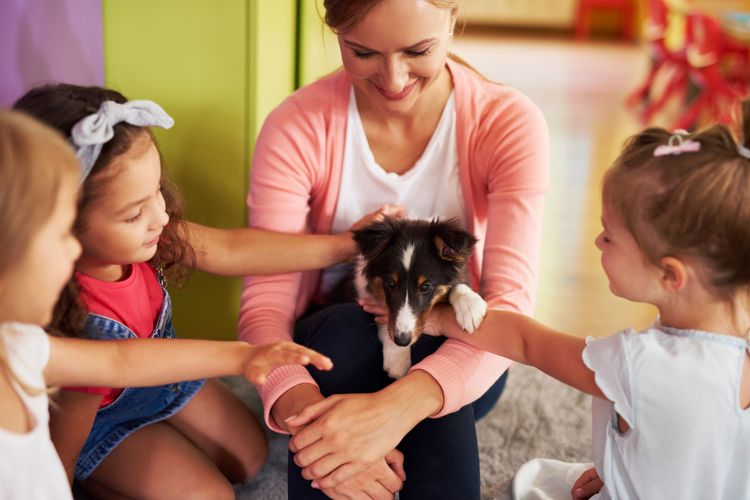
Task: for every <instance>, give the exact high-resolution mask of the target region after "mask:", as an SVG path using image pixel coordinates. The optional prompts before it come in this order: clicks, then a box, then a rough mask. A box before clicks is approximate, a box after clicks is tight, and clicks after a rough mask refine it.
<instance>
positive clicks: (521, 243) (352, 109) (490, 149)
mask: <svg viewBox="0 0 750 500" xmlns="http://www.w3.org/2000/svg"><path fill="white" fill-rule="evenodd" d="M459 3H460V1H459V0H453V1H447V0H361V1H357V2H353V1H351V0H348V1H347V0H326V1H325V2H324V5H325V9H326V16H325V19H326V23H327V24H328V26H329V27H330V28H331V29H332V30H333V31H334V32H335V33H337V35H338V41H339V45H340V48H341V55H342V59H343V70H342V71H338V72H336V73H334V74H332V75H329V76H327V77H325V78H323V79H321V80H319V81H317V82H315V83H313V84H311V85H309V86H307V87H304V88H302V89H300V90H299V91H297V92H295V93H294V94H293V95H292V96H290V97H289V98H288V99H287V100H286V101H285V102H284V103H282V104H281V105H280V106H279V107H278V108H276V109H275V110H274V111H273V112H272V113H271V115H270V116H269V117H268V119H267V120H266V123H265V124H264V126H263V129H262V131H261V133H260V136H259V137H258V142H257V145H256V149H255V155H254V158H253V168H252V174H251V180H250V193H249V196H248V208H249V212H250V223H251V225H253V226H257V227H262V228H267V229H274V230H278V231H288V232H313V233H329V232H338V231H343V230H346V228H348V227H349V226H350V225H351V224H348V223H347V221H350V220H356V218H358V217H357V214H360V213H366V212H367V211H372V208H370V207H375V208H377V207H378V206H380V205H382V204H383V203H391V204H396V205H404V206H405V207H406V213H407V215H408V216H409V217H435V216H440V217H458V218H459V219H460V220H461V221H463V223H464V225H465V227H466V228H467V229H468V230H469V231H471V232H473V233H474V234H475V235H477V237H478V238H479V239H480V243H479V244H478V245H477V247H476V250H475V252H474V255H473V256H472V259H471V261H470V268H471V274H472V283H473V285H474V287H475V288H476V289H478V290H480V293H481V294H482V296H483V297H484V298H485V300H486V301H487V302H488V304H489V306H490V307H492V308H498V309H508V310H513V311H517V312H521V313H524V314H531V313H532V311H533V307H534V299H535V294H536V281H537V275H538V260H539V248H540V236H541V219H542V199H543V195H544V192H545V190H546V187H547V168H548V160H549V153H548V139H547V129H546V125H545V122H544V119H543V117H542V115H541V113H540V112H539V111H538V110H537V109H536V107H535V106H534V105H533V104H532V103H530V102H529V100H528V99H526V98H525V97H524V96H522V95H521V94H519V93H518V92H516V91H514V90H512V89H510V88H508V87H505V86H502V85H497V84H494V83H492V82H489V81H487V80H485V79H484V78H483V77H481V76H480V75H478V74H477V73H476V72H474V71H473V70H472V69H471V68H469V67H467V66H466V65H463V64H461V63H460V62H457V61H456V60H455V59H454V58H451V57H450V56H449V53H448V46H449V43H450V39H451V37H452V35H453V29H454V26H455V23H456V13H457V9H458V7H459ZM343 274H345V273H342V272H340V270H339V269H337V268H332V269H327V270H326V271H324V272H323V273H322V274H321V273H305V274H301V273H296V274H287V275H277V276H272V277H254V278H248V279H247V281H246V284H245V288H244V291H243V296H242V309H241V312H240V321H239V336H240V338H243V339H245V340H247V341H249V342H252V343H262V342H271V341H274V340H281V339H289V338H290V336H291V332H292V329H293V328H294V339H295V340H296V341H297V342H299V343H302V344H304V345H307V346H310V347H312V348H314V349H317V350H319V351H321V352H323V353H324V354H326V355H328V356H330V357H331V358H332V359H333V360H334V365H335V368H334V370H333V371H332V372H330V373H326V374H323V373H319V372H316V371H315V370H310V371H309V372H308V371H307V370H306V369H305V368H303V367H301V366H289V367H282V368H280V369H278V370H276V371H274V372H273V373H272V374H271V375H270V376H269V380H268V383H267V384H265V385H264V386H263V387H262V388H261V389H260V390H261V397H262V399H263V402H264V407H265V417H266V421H267V423H268V425H269V427H270V428H272V429H273V430H275V431H277V432H288V433H290V434H292V436H293V438H292V439H291V441H290V450H291V451H292V453H293V455H290V458H293V460H290V462H289V496H290V498H311V497H313V498H314V497H315V494H314V492H315V489H313V488H315V487H317V488H320V489H321V490H322V492H323V493H325V494H327V495H328V496H332V497H340V498H352V497H353V498H360V497H362V496H363V494H366V495H368V496H370V497H373V498H390V497H392V495H393V492H395V491H397V490H399V489H400V488H401V487H402V486H403V489H402V490H401V498H402V499H409V498H479V458H478V448H477V441H476V431H475V426H474V422H475V420H476V418H478V417H480V416H482V415H483V414H484V413H486V412H487V411H488V410H489V409H490V408H491V407H492V405H494V403H495V402H496V401H497V398H498V397H499V394H500V391H501V390H502V386H503V383H504V377H503V378H501V379H500V380H498V377H500V376H501V375H502V374H503V372H504V371H505V370H506V369H507V368H508V366H509V365H510V362H509V361H508V360H506V359H503V358H500V357H498V356H494V355H490V354H487V353H483V352H481V351H479V350H476V349H473V348H471V347H469V346H467V345H465V344H462V343H460V342H455V341H453V340H448V341H444V342H443V340H444V339H442V338H428V337H426V336H423V337H422V338H421V340H420V341H419V343H417V344H416V345H415V346H414V348H413V361H414V366H413V367H412V369H411V371H410V372H409V373H408V374H407V375H406V376H404V377H402V378H401V379H399V380H397V381H395V382H394V381H392V380H391V379H389V378H388V377H387V376H386V375H385V373H384V372H383V370H382V353H381V351H382V348H381V346H380V344H379V342H378V340H377V328H376V327H375V323H374V321H373V316H372V315H371V314H369V313H368V312H367V311H363V309H362V308H361V307H360V306H358V305H356V304H339V305H334V306H330V307H325V308H322V309H321V308H320V306H319V304H323V303H325V298H326V294H327V293H328V292H329V291H330V290H331V289H333V288H334V286H335V284H336V282H337V281H338V280H340V279H341V277H342V275H343ZM316 309H320V310H318V311H317V312H314V313H313V311H315V310H316ZM367 310H369V311H370V312H375V313H377V312H379V311H378V308H377V307H375V308H373V307H372V306H367ZM299 318H303V319H302V320H300V321H298V322H297V324H296V325H294V321H295V319H299ZM329 396H332V397H329ZM326 398H327V399H326ZM472 403H473V404H472ZM294 416H297V417H296V418H292V417H294ZM397 446H398V449H399V450H400V451H401V452H403V465H404V468H405V472H406V478H408V481H406V482H403V479H404V476H403V473H402V471H401V468H400V465H401V459H402V457H401V456H400V454H399V453H398V452H394V451H393V450H394V449H395V448H396V447H397ZM310 480H313V481H312V483H311V481H310ZM318 495H320V493H318ZM320 496H321V497H322V495H320Z"/></svg>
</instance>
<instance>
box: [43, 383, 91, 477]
mask: <svg viewBox="0 0 750 500" xmlns="http://www.w3.org/2000/svg"><path fill="white" fill-rule="evenodd" d="M103 397H104V396H103V395H101V394H90V393H87V392H79V391H56V392H55V393H54V394H52V395H50V405H49V433H50V438H51V439H52V442H53V443H54V445H55V449H56V450H57V454H58V455H59V456H60V461H61V462H62V464H63V467H65V473H66V474H67V475H68V482H69V483H72V482H73V474H74V473H75V470H76V461H77V460H78V455H79V454H80V453H81V449H83V445H84V444H85V443H86V439H87V438H88V436H89V433H90V432H91V427H92V426H93V425H94V420H95V419H96V413H97V412H98V411H99V404H100V403H101V402H102V398H103Z"/></svg>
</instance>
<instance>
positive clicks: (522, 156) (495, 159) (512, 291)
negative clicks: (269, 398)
mask: <svg viewBox="0 0 750 500" xmlns="http://www.w3.org/2000/svg"><path fill="white" fill-rule="evenodd" d="M464 72H465V70H464ZM464 72H461V71H459V72H458V73H459V74H461V75H463V73H464ZM463 79H464V80H466V81H463V86H464V92H466V88H465V87H467V86H472V85H473V86H474V87H476V86H480V87H481V89H476V88H475V89H474V90H475V91H476V92H479V93H480V94H482V93H484V95H483V96H482V97H484V101H483V102H484V104H483V105H482V107H481V108H480V109H479V110H478V111H476V110H475V111H474V112H469V111H467V108H469V106H466V107H462V108H461V109H462V110H463V111H462V113H461V114H460V115H459V114H458V113H459V108H458V107H457V121H458V122H459V123H462V124H463V125H464V127H465V129H466V131H465V133H466V134H465V135H466V148H467V150H468V162H469V163H470V165H471V168H470V169H469V170H468V173H467V172H465V171H464V175H467V176H468V178H469V181H468V184H469V186H468V187H467V182H466V181H464V183H463V186H464V188H465V189H464V191H465V193H464V196H466V199H467V202H468V203H469V204H470V205H471V210H468V213H469V214H473V215H474V217H475V219H474V220H473V222H474V224H475V225H474V226H472V228H473V230H474V231H475V233H476V236H477V237H478V238H479V240H480V242H479V243H478V245H477V249H476V252H475V254H474V256H473V257H472V259H471V261H470V265H472V271H473V278H474V279H475V281H474V284H475V285H476V284H477V281H478V285H479V292H480V294H481V295H482V297H483V298H484V299H485V300H486V301H487V304H488V306H489V307H490V308H491V309H502V310H510V311H516V312H519V313H522V314H526V315H529V316H530V315H532V314H533V312H534V304H535V299H536V290H537V281H538V278H539V260H540V253H541V252H540V250H541V236H542V216H543V212H544V203H543V200H544V195H545V193H546V191H547V188H548V183H549V180H548V169H549V139H548V132H547V126H546V123H545V120H544V116H543V115H542V113H541V112H540V111H539V109H538V108H537V107H536V106H534V104H533V103H531V101H529V100H528V99H527V98H526V97H525V96H523V95H522V94H520V93H518V92H516V91H514V90H513V89H509V88H508V87H504V86H499V85H494V84H491V83H489V82H481V83H477V81H476V78H474V80H471V79H470V78H469V77H466V76H465V75H463ZM457 89H458V85H457ZM457 91H458V90H457ZM457 97H458V95H457ZM463 99H466V100H470V99H472V97H470V96H469V97H467V96H465V95H464V96H463ZM457 103H458V101H457ZM478 116H481V117H482V119H481V121H478ZM480 214H486V220H484V221H483V220H482V219H481V218H480V219H479V220H477V218H478V217H479V215H480ZM511 364H512V362H511V361H510V360H508V359H505V358H501V357H499V356H497V355H494V354H491V353H487V352H484V351H481V350H479V349H476V348H474V347H472V346H469V345H467V344H462V343H461V342H457V341H455V340H452V339H449V340H447V341H446V342H444V343H443V345H442V346H440V348H439V349H438V350H437V351H436V352H435V353H433V354H432V355H430V356H427V357H426V358H425V359H423V360H422V361H421V362H420V363H418V364H417V365H415V366H414V367H412V370H424V371H427V372H428V373H429V374H430V375H432V377H433V378H434V379H435V380H436V381H437V382H438V383H439V384H440V386H441V387H442V389H443V394H444V400H445V404H444V406H443V408H442V409H441V410H440V411H439V412H438V413H436V414H435V415H433V417H435V418H438V417H442V416H444V415H446V414H449V413H452V412H454V411H457V410H458V409H460V408H461V407H463V406H465V405H467V404H469V403H472V402H473V401H475V400H476V399H477V398H479V397H481V396H482V395H483V394H484V393H485V392H486V391H487V389H488V388H489V387H490V386H491V385H492V384H493V383H494V382H495V381H496V380H497V379H498V377H499V376H500V375H501V374H502V373H503V372H504V371H505V370H506V369H507V368H508V367H509V366H510V365H511Z"/></svg>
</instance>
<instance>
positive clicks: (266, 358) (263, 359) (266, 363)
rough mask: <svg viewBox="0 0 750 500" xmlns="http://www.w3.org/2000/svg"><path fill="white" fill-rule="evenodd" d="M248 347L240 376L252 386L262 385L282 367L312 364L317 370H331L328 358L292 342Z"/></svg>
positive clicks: (331, 363)
mask: <svg viewBox="0 0 750 500" xmlns="http://www.w3.org/2000/svg"><path fill="white" fill-rule="evenodd" d="M249 347H250V350H249V351H248V353H247V355H246V356H245V361H244V365H243V370H242V374H243V375H244V377H245V378H246V379H248V380H249V381H250V382H252V383H254V384H258V385H262V384H264V383H265V382H266V378H267V377H268V374H269V373H271V372H272V371H273V370H275V369H276V368H278V367H280V366H283V365H308V364H312V365H313V366H315V367H316V368H317V369H319V370H326V371H328V370H330V369H331V368H333V361H331V359H330V358H328V357H327V356H323V355H322V354H320V353H319V352H317V351H313V350H312V349H308V348H307V347H303V346H301V345H299V344H295V343H294V342H274V343H273V344H262V345H251V346H249Z"/></svg>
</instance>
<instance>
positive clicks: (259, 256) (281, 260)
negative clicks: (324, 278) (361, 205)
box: [186, 222, 357, 276]
mask: <svg viewBox="0 0 750 500" xmlns="http://www.w3.org/2000/svg"><path fill="white" fill-rule="evenodd" d="M186 229H187V234H188V241H190V244H191V245H192V247H193V250H194V251H195V260H196V262H195V267H196V269H199V270H201V271H205V272H207V273H211V274H219V275H222V276H246V275H256V274H280V273H288V272H294V271H308V270H312V269H321V268H324V267H328V266H331V265H333V264H337V263H339V262H344V261H346V260H349V259H351V258H353V257H354V255H355V253H356V251H357V247H356V244H355V243H354V240H353V239H352V234H351V233H350V232H348V231H347V232H346V233H341V234H337V235H330V234H289V233H276V232H273V231H265V230H263V229H255V228H249V227H243V228H235V229H217V228H213V227H207V226H201V225H200V224H195V223H192V222H187V223H186Z"/></svg>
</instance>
